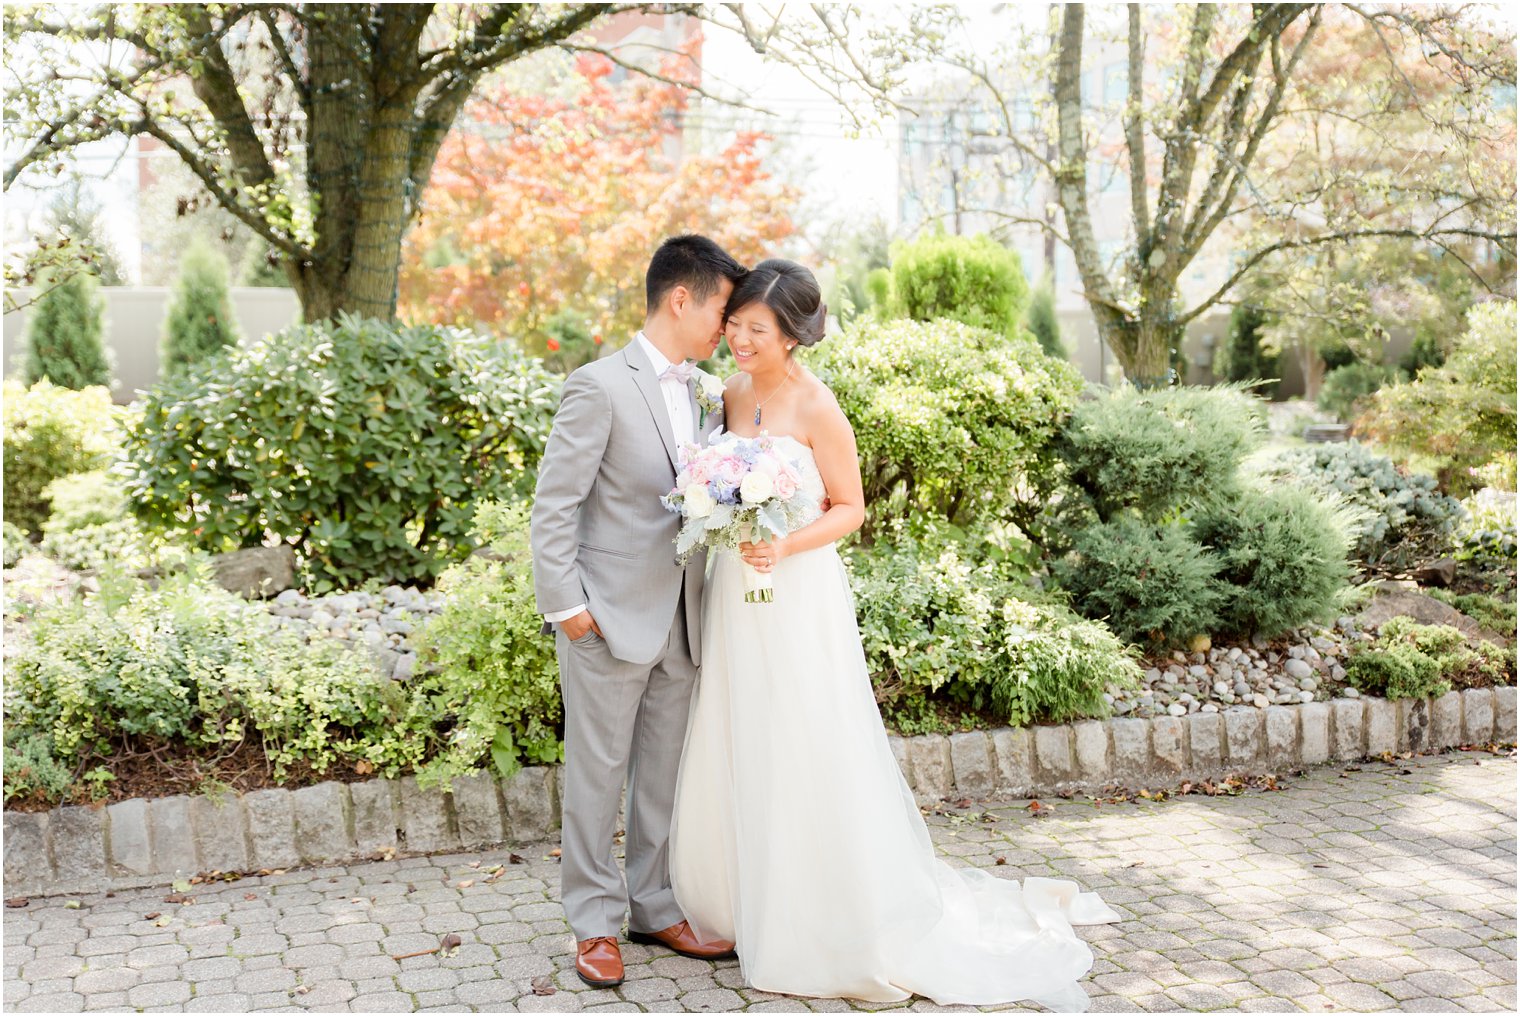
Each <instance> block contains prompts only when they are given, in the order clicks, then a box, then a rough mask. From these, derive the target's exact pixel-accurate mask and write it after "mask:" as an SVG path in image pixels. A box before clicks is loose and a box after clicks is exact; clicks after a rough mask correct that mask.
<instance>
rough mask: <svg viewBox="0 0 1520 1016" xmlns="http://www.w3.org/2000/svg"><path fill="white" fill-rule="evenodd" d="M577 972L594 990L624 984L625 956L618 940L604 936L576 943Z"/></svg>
mask: <svg viewBox="0 0 1520 1016" xmlns="http://www.w3.org/2000/svg"><path fill="white" fill-rule="evenodd" d="M575 972H576V974H578V975H579V976H580V979H581V980H583V981H585V982H586V983H587V984H589V985H591V986H592V987H593V988H615V987H617V986H618V985H619V984H622V983H623V954H622V952H621V951H620V950H619V949H618V944H617V939H615V938H609V937H606V936H603V937H601V938H588V939H586V940H585V941H584V942H577V943H575Z"/></svg>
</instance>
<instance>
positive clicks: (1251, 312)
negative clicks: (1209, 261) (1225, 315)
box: [1214, 303, 1282, 399]
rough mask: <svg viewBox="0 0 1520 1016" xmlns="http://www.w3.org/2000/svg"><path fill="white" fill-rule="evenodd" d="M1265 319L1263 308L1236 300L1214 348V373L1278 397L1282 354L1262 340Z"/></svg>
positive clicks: (1270, 396) (1273, 397)
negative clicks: (1227, 325) (1270, 348)
mask: <svg viewBox="0 0 1520 1016" xmlns="http://www.w3.org/2000/svg"><path fill="white" fill-rule="evenodd" d="M1266 323H1267V314H1266V311H1264V310H1262V309H1261V308H1260V307H1257V306H1254V305H1252V304H1244V303H1242V304H1237V305H1236V306H1235V309H1234V310H1232V311H1231V312H1230V325H1229V329H1228V330H1227V331H1226V333H1225V339H1224V341H1223V342H1221V343H1220V344H1219V346H1218V348H1217V349H1215V350H1214V376H1215V377H1216V378H1218V379H1219V380H1220V381H1225V382H1235V383H1251V382H1256V381H1266V382H1267V384H1264V385H1256V384H1251V389H1252V390H1253V391H1257V392H1260V393H1261V394H1262V395H1263V396H1265V397H1266V398H1268V399H1275V398H1277V391H1278V387H1279V385H1280V384H1281V380H1280V379H1281V378H1282V356H1281V355H1280V354H1278V353H1275V352H1272V351H1271V350H1269V349H1266V348H1264V347H1263V346H1262V344H1261V329H1262V327H1263V326H1264V325H1265V324H1266Z"/></svg>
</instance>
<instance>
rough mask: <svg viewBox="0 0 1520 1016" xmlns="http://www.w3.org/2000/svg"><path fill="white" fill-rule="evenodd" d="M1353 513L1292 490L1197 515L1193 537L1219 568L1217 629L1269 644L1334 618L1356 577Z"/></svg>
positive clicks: (1259, 493)
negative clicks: (1352, 556) (1350, 559)
mask: <svg viewBox="0 0 1520 1016" xmlns="http://www.w3.org/2000/svg"><path fill="white" fill-rule="evenodd" d="M1352 524H1353V522H1352V519H1351V518H1350V517H1349V513H1348V512H1346V511H1344V510H1342V509H1338V508H1336V507H1335V506H1333V505H1331V504H1329V503H1327V502H1326V501H1325V500H1324V499H1323V498H1321V497H1319V496H1317V495H1316V494H1314V493H1312V492H1310V491H1307V490H1304V489H1302V488H1299V487H1295V486H1292V485H1281V486H1275V487H1269V488H1265V489H1260V490H1252V491H1248V492H1246V493H1245V494H1244V495H1243V496H1242V497H1240V498H1238V499H1237V500H1236V501H1235V502H1234V503H1233V504H1231V505H1228V506H1224V507H1217V508H1213V509H1210V510H1208V511H1206V512H1203V513H1201V514H1200V516H1199V519H1198V526H1197V531H1196V538H1197V539H1198V540H1199V541H1200V542H1201V543H1202V544H1203V545H1204V546H1205V547H1207V548H1209V549H1210V550H1211V551H1212V552H1213V554H1214V555H1215V556H1216V558H1217V559H1218V560H1219V561H1220V563H1221V568H1220V570H1219V574H1218V576H1217V578H1216V580H1215V581H1217V582H1218V583H1220V585H1221V586H1222V595H1221V597H1220V607H1219V624H1220V630H1222V631H1225V632H1230V633H1236V634H1241V635H1258V634H1259V635H1263V636H1267V637H1272V636H1276V635H1279V634H1281V633H1283V632H1285V631H1288V630H1289V629H1291V628H1297V627H1299V626H1301V625H1305V624H1308V623H1310V622H1313V621H1325V620H1329V619H1331V618H1333V617H1334V616H1335V614H1336V608H1337V603H1338V597H1339V594H1340V592H1341V590H1342V589H1344V588H1345V586H1346V584H1347V583H1348V581H1349V580H1350V578H1351V572H1352V570H1351V567H1350V565H1349V564H1348V563H1347V560H1346V558H1347V555H1348V553H1349V552H1350V549H1351V543H1352Z"/></svg>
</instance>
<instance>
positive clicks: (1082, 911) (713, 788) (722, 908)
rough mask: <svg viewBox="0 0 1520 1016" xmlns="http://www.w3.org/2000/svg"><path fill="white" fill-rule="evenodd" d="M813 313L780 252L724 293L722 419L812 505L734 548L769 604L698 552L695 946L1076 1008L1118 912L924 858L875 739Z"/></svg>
mask: <svg viewBox="0 0 1520 1016" xmlns="http://www.w3.org/2000/svg"><path fill="white" fill-rule="evenodd" d="M825 310H826V308H825V307H824V305H823V304H822V302H821V299H820V294H819V290H818V284H817V282H816V281H815V280H814V279H813V276H812V273H810V272H809V271H808V270H807V269H806V268H803V267H802V266H801V265H798V264H795V263H793V262H790V261H783V260H770V261H765V262H763V263H761V264H760V265H758V266H757V267H756V268H755V270H754V271H753V272H751V273H750V274H749V275H748V277H747V278H746V279H745V280H744V281H742V282H741V283H740V284H739V285H738V287H737V288H735V290H734V293H733V296H732V298H731V299H730V300H729V304H728V311H727V323H726V334H727V338H728V343H729V347H730V348H731V350H732V351H733V355H734V359H735V360H736V361H737V363H738V365H739V370H740V373H738V374H736V375H734V377H732V378H730V379H729V381H728V384H727V390H726V392H725V394H724V407H725V419H726V420H727V421H728V424H729V426H730V427H731V428H732V431H731V432H732V433H734V434H742V436H754V435H755V434H756V433H759V432H760V431H765V432H767V433H769V434H770V435H771V436H772V437H773V438H774V439H775V440H776V442H777V443H778V445H779V447H780V450H781V451H782V452H783V453H785V454H787V455H788V456H790V457H792V458H794V459H795V461H796V462H797V464H798V466H799V470H800V472H801V473H802V475H803V483H804V485H805V488H806V489H807V490H808V492H809V494H810V495H811V496H812V497H815V498H816V499H817V500H818V502H819V505H820V508H819V510H818V511H817V512H816V513H815V515H814V517H813V518H812V519H811V520H810V521H808V522H807V523H806V524H804V525H802V526H800V527H798V528H796V529H794V530H793V531H792V532H791V533H790V534H789V535H788V536H786V537H785V538H784V539H781V540H776V541H773V542H767V543H755V544H745V545H743V547H742V548H741V550H740V555H741V556H742V560H743V561H745V562H747V563H749V564H750V565H752V566H754V567H755V568H758V569H760V570H762V571H769V572H771V573H772V574H771V578H772V583H773V585H774V589H775V600H774V602H773V603H769V604H753V603H746V602H745V600H744V595H743V592H744V578H743V568H742V566H741V564H740V556H736V555H734V554H732V553H724V554H719V555H717V556H716V560H715V561H714V563H713V565H712V574H711V576H710V578H709V579H708V581H707V589H706V595H705V598H704V605H703V616H704V620H703V633H702V638H703V645H704V647H705V652H704V654H703V655H704V660H703V667H702V672H701V677H700V679H699V681H698V686H697V692H696V694H695V696H694V697H693V699H692V712H691V721H690V723H689V725H688V728H687V734H686V745H685V750H684V753H683V755H682V757H681V769H680V776H679V779H678V789H677V791H676V804H675V817H674V821H673V828H672V831H671V845H670V851H671V854H670V868H671V883H672V885H673V887H674V889H675V894H676V898H677V901H678V902H679V903H680V905H681V908H682V910H683V911H684V912H685V914H686V916H687V919H688V920H689V921H690V923H691V926H692V928H693V930H694V931H695V932H696V933H697V935H698V936H699V937H700V938H701V939H703V940H704V941H712V940H718V939H723V940H732V941H734V942H735V943H736V948H737V951H738V954H739V963H740V967H741V969H742V972H743V975H744V978H745V980H746V981H747V982H748V983H749V984H750V986H752V987H754V988H758V989H761V990H764V991H772V992H779V993H784V994H791V995H806V996H815V997H846V998H855V999H861V1000H864V1001H868V1002H897V1001H901V1000H903V999H906V998H908V997H909V996H910V995H912V994H919V995H925V996H928V997H929V998H931V999H933V1000H934V1001H935V1002H938V1003H941V1004H954V1003H965V1004H972V1005H991V1004H997V1003H1002V1002H1012V1001H1019V1000H1031V1001H1035V1002H1039V1003H1041V1004H1043V1005H1045V1006H1047V1007H1049V1008H1051V1009H1055V1010H1059V1011H1068V1012H1070V1011H1081V1010H1085V1009H1086V1008H1087V1004H1088V1000H1087V995H1086V993H1085V992H1084V991H1083V989H1082V988H1081V987H1080V986H1079V985H1078V983H1077V982H1078V981H1079V980H1080V979H1081V978H1082V977H1083V976H1085V975H1086V973H1087V971H1088V970H1089V969H1090V968H1091V966H1092V963H1093V956H1092V951H1091V950H1090V949H1089V948H1088V946H1087V944H1086V943H1084V942H1083V941H1082V940H1081V939H1080V938H1078V937H1077V935H1076V933H1075V932H1074V931H1073V930H1072V925H1074V924H1102V923H1107V922H1111V921H1117V920H1119V915H1118V914H1116V913H1115V912H1114V911H1113V910H1111V909H1110V908H1109V907H1108V906H1107V905H1106V904H1104V903H1103V902H1102V900H1100V899H1099V898H1098V896H1097V895H1096V894H1095V893H1088V892H1081V891H1079V890H1078V888H1077V886H1076V884H1075V883H1072V882H1069V881H1064V880H1057V879H1046V878H1027V879H1025V880H1024V881H1023V883H1022V885H1021V884H1020V883H1019V882H1018V881H1015V880H1013V879H1002V878H997V877H995V876H993V875H991V874H988V873H987V872H984V871H979V870H976V869H964V868H960V869H957V868H951V867H950V866H949V865H947V864H946V863H944V862H943V861H941V860H939V859H938V858H936V857H935V854H934V847H933V844H932V843H931V842H930V839H929V834H928V830H927V829H926V828H925V826H924V821H923V818H922V817H921V816H920V814H919V811H918V808H917V806H916V805H915V803H914V800H913V795H912V794H911V792H910V791H909V790H908V787H907V784H906V783H905V781H904V780H903V777H902V773H901V772H900V771H899V769H898V767H897V763H896V761H895V760H894V758H893V756H892V751H891V748H890V747H889V745H888V743H887V737H886V731H885V729H884V728H883V726H882V722H881V717H880V714H879V713H878V711H877V708H876V701H875V698H874V695H873V693H872V689H871V681H870V678H869V676H868V674H867V670H866V661H865V656H864V653H863V652H862V650H861V646H860V639H859V632H858V629H857V628H856V624H855V611H854V602H853V598H852V595H851V592H850V587H849V583H848V579H847V577H846V574H845V571H844V567H843V565H842V563H841V561H840V558H839V556H838V554H837V553H836V551H835V549H834V544H835V542H836V541H838V540H840V539H842V538H843V537H845V536H847V535H849V534H850V533H852V532H854V531H855V530H856V529H857V528H859V527H860V525H861V523H862V521H864V518H865V506H864V497H863V495H862V493H861V480H860V467H859V464H858V461H857V458H856V448H855V435H854V432H853V431H852V430H851V429H850V423H849V421H848V420H846V419H845V416H844V413H843V412H841V410H840V408H839V404H838V402H837V401H836V400H835V398H834V395H833V393H832V392H830V391H829V389H828V387H827V386H826V385H824V384H823V382H821V381H819V380H818V379H817V378H816V377H815V376H813V375H812V374H811V373H809V372H808V371H807V370H806V368H804V367H803V366H802V365H801V364H800V363H798V362H797V361H795V360H794V359H793V356H792V353H793V351H794V350H795V349H796V347H797V346H798V345H804V346H811V345H813V344H814V343H816V342H818V341H819V340H820V339H821V338H822V337H823V331H824V314H825ZM715 440H719V441H721V440H724V438H723V437H721V436H720V437H718V438H716V439H715ZM824 505H827V510H824V508H823V506H824Z"/></svg>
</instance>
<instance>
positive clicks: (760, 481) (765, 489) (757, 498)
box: [739, 470, 776, 504]
mask: <svg viewBox="0 0 1520 1016" xmlns="http://www.w3.org/2000/svg"><path fill="white" fill-rule="evenodd" d="M775 492H776V481H775V480H773V479H772V478H771V477H770V475H769V474H767V473H762V472H760V471H759V470H756V471H754V472H752V473H750V474H749V475H748V476H746V477H745V478H744V482H743V483H741V484H739V496H740V497H741V498H743V499H744V503H745V504H759V503H760V502H761V501H764V500H765V499H766V498H768V497H770V496H771V495H772V494H774V493H775Z"/></svg>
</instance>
